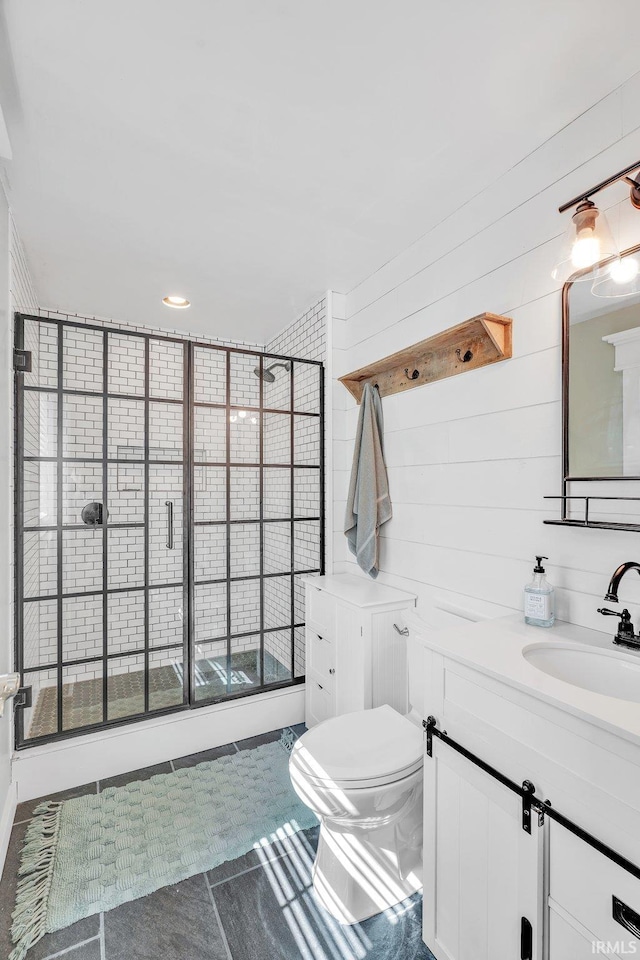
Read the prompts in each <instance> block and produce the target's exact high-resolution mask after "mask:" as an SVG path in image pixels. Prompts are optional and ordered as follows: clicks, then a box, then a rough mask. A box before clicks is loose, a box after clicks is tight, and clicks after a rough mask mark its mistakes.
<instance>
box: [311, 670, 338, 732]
mask: <svg viewBox="0 0 640 960" xmlns="http://www.w3.org/2000/svg"><path fill="white" fill-rule="evenodd" d="M306 685H307V688H306V717H305V719H306V723H307V727H313V726H315V724H316V723H322V721H323V720H328V719H329V718H330V717H332V716H333V715H334V701H333V693H332V691H331V690H329V689H327V687H326V686H325V684H324V683H323V682H322V679H319V678H317V677H316V676H315V675H314V674H307V679H306Z"/></svg>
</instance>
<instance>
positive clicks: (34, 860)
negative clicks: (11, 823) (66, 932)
mask: <svg viewBox="0 0 640 960" xmlns="http://www.w3.org/2000/svg"><path fill="white" fill-rule="evenodd" d="M61 808H62V801H60V802H57V801H53V800H50V801H48V802H47V803H41V804H40V806H38V807H36V809H35V811H34V816H33V819H32V821H31V823H30V824H29V826H28V827H27V833H26V836H25V840H24V845H23V847H22V856H21V859H20V869H19V871H18V876H19V877H20V880H19V881H18V890H17V893H16V908H15V910H14V911H13V913H12V914H11V918H12V921H13V922H12V924H11V939H12V940H13V942H14V943H15V944H16V946H15V949H14V950H13V952H12V953H11V954H10V955H9V958H8V960H23V958H24V956H25V954H26V953H27V950H29V949H30V948H31V947H32V946H33V945H34V944H35V943H37V942H38V940H41V939H42V937H43V936H44V935H45V933H46V932H47V930H46V921H47V907H48V904H49V888H50V887H51V877H52V876H53V866H54V863H55V857H56V849H57V846H58V831H59V829H60V810H61Z"/></svg>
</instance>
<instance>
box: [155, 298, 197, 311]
mask: <svg viewBox="0 0 640 960" xmlns="http://www.w3.org/2000/svg"><path fill="white" fill-rule="evenodd" d="M162 302H163V303H164V305H165V306H166V307H178V308H179V309H181V308H184V307H190V306H191V300H186V299H185V297H163V298H162Z"/></svg>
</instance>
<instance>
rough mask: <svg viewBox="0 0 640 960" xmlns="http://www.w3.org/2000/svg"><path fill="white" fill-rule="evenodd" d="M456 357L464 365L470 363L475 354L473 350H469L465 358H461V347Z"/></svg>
mask: <svg viewBox="0 0 640 960" xmlns="http://www.w3.org/2000/svg"><path fill="white" fill-rule="evenodd" d="M456 357H457V358H458V360H461V361H462V363H469V360H473V354H472V352H471V350H467V352H466V353H465V355H464V356H461V350H460V347H458V348H457V350H456Z"/></svg>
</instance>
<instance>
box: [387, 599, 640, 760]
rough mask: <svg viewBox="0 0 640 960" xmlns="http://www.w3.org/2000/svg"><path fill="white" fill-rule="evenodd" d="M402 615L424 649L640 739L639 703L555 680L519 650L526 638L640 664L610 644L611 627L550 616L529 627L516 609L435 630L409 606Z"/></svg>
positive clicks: (639, 656)
mask: <svg viewBox="0 0 640 960" xmlns="http://www.w3.org/2000/svg"><path fill="white" fill-rule="evenodd" d="M403 619H404V621H405V622H406V624H407V626H408V627H409V629H410V630H416V631H417V632H418V633H420V635H421V636H423V637H424V638H425V642H426V646H427V647H428V648H429V649H431V650H434V651H437V652H438V653H441V654H442V655H443V656H446V657H450V658H451V659H452V660H456V661H457V662H459V663H463V664H466V665H467V666H469V667H473V668H475V669H477V670H479V671H480V672H481V673H484V674H486V675H487V676H491V677H495V678H496V679H498V680H501V681H503V682H504V683H506V684H508V685H509V686H511V687H515V688H516V689H518V690H522V691H524V692H526V693H528V694H530V695H531V696H533V697H537V698H538V699H540V700H544V701H546V702H547V703H550V704H553V705H554V706H556V707H560V708H561V709H564V710H566V711H567V712H569V713H572V714H574V715H575V716H578V717H580V718H581V719H584V720H588V721H590V722H591V723H594V724H596V725H597V726H599V727H602V728H604V729H607V730H609V731H610V732H612V733H615V734H617V735H618V736H622V737H624V738H625V739H627V740H630V741H632V742H633V743H635V744H638V745H640V703H634V702H632V701H629V700H620V699H618V698H616V697H610V696H605V695H604V694H601V693H593V692H592V691H590V690H585V689H583V688H582V687H578V686H574V685H573V684H572V683H567V682H565V681H564V680H559V679H557V678H556V677H552V676H550V675H548V674H546V673H544V672H543V671H542V670H539V669H538V668H537V667H535V666H533V664H531V663H529V662H528V661H527V660H526V659H525V657H524V656H523V650H524V649H525V648H526V647H528V646H530V645H531V644H534V643H535V644H545V643H550V642H552V641H555V642H556V643H557V642H561V643H565V642H567V643H570V644H573V643H576V644H582V645H584V646H588V647H597V648H599V649H601V650H606V651H608V652H613V653H616V654H618V655H620V656H627V657H629V656H630V657H633V658H634V659H637V661H638V664H639V665H640V652H638V651H634V650H629V649H625V648H622V647H616V646H614V644H613V642H612V640H613V632H614V631H613V630H612V632H611V633H610V634H604V633H600V632H599V631H597V630H588V629H587V628H586V627H578V626H576V625H575V624H570V623H564V622H563V621H556V623H555V624H554V626H553V627H550V628H544V627H534V626H530V625H529V624H527V623H525V622H524V619H523V617H522V615H521V614H516V615H513V616H509V617H502V618H500V619H496V620H484V621H482V622H480V623H469V622H464V621H461V622H460V625H459V626H458V625H457V624H456V625H454V626H451V627H446V628H444V629H441V630H433V628H432V627H429V626H427V625H426V624H425V623H424V621H422V620H421V619H420V618H419V617H418V616H417V615H416V614H415V613H413V612H408V613H405V614H404V617H403Z"/></svg>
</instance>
